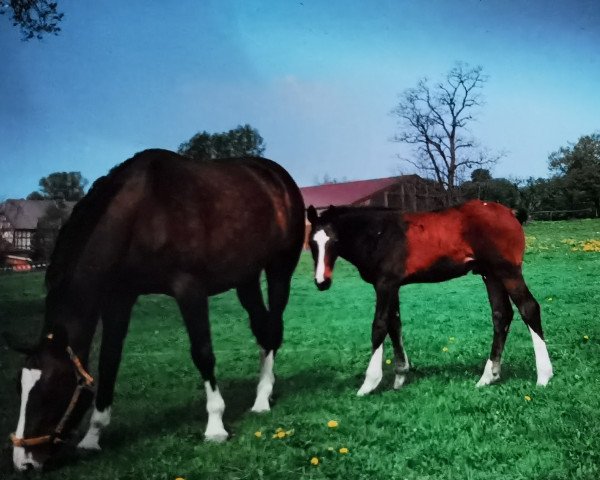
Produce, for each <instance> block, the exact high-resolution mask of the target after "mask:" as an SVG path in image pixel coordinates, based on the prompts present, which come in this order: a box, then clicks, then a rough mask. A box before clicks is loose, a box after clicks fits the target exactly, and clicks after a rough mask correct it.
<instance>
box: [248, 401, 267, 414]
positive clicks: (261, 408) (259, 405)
mask: <svg viewBox="0 0 600 480" xmlns="http://www.w3.org/2000/svg"><path fill="white" fill-rule="evenodd" d="M250 411H251V412H254V413H264V412H270V411H271V406H270V405H269V401H268V400H256V402H254V405H253V406H252V408H251V409H250Z"/></svg>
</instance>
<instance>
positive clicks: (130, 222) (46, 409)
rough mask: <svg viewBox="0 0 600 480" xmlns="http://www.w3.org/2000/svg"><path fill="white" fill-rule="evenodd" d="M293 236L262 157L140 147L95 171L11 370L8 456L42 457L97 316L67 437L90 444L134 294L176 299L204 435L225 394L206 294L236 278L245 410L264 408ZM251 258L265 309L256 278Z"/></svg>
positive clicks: (215, 426)
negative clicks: (254, 368) (97, 344)
mask: <svg viewBox="0 0 600 480" xmlns="http://www.w3.org/2000/svg"><path fill="white" fill-rule="evenodd" d="M303 236H304V204H303V201H302V196H301V195H300V191H299V190H298V187H297V186H296V184H295V183H294V181H293V180H292V178H291V177H290V176H289V175H288V173H287V172H286V171H285V170H284V169H283V168H282V167H281V166H279V165H277V164H276V163H274V162H272V161H270V160H265V159H262V158H241V159H228V160H219V161H215V162H205V163H199V162H195V161H192V160H189V159H186V158H183V157H181V156H179V155H177V154H175V153H173V152H169V151H165V150H147V151H144V152H142V153H139V154H137V155H135V156H134V157H133V158H131V159H130V160H128V161H126V162H124V163H123V164H121V165H119V166H117V167H115V168H114V169H113V170H112V171H111V172H110V173H109V174H108V175H107V176H106V177H103V178H100V179H99V180H98V181H97V182H96V183H95V184H94V186H93V187H92V188H91V190H90V192H89V193H88V194H87V195H86V197H85V198H84V199H83V200H81V201H80V202H79V204H78V205H77V206H76V207H75V209H74V210H73V214H72V216H71V218H70V219H69V221H68V222H67V224H66V225H65V226H64V227H63V229H62V230H61V232H60V235H59V238H58V241H57V244H56V248H55V250H54V253H53V255H52V259H51V264H50V267H49V269H48V272H47V275H46V283H47V288H48V294H47V297H46V314H45V315H46V316H45V327H44V331H43V335H42V341H41V343H40V345H39V346H38V347H37V348H36V349H35V351H34V352H32V355H31V356H30V357H29V358H28V360H27V364H26V367H25V368H24V369H23V371H22V374H21V384H22V395H21V411H20V418H19V422H18V426H17V431H16V432H15V434H14V435H13V444H14V449H13V460H14V465H15V467H16V468H17V469H18V470H26V469H28V468H30V467H34V468H39V467H41V466H42V464H43V463H44V461H45V460H46V459H47V458H48V457H49V456H50V455H51V454H52V453H53V452H54V450H55V448H56V445H57V444H58V443H59V442H61V441H62V440H63V439H64V438H65V437H66V436H67V434H68V433H69V430H71V429H73V428H74V427H76V425H77V423H78V422H79V421H80V419H81V417H82V416H83V414H84V412H85V410H86V408H87V407H88V406H89V403H90V402H91V395H90V393H89V392H90V390H91V389H92V385H93V379H92V378H91V377H90V376H89V374H88V372H87V368H88V366H87V364H88V356H89V352H90V346H91V343H92V338H93V336H94V332H95V330H96V325H97V322H98V320H99V319H100V318H101V319H102V326H103V329H102V343H101V349H100V362H99V367H98V371H99V377H98V389H97V393H96V400H95V409H94V412H93V414H92V418H91V424H90V427H89V430H88V432H87V434H86V435H85V437H84V438H83V440H82V441H81V442H80V443H79V446H80V447H82V448H88V449H99V448H100V447H99V443H98V442H99V438H100V432H101V430H102V428H104V427H106V426H107V425H108V423H109V421H110V407H111V404H112V400H113V391H114V386H115V379H116V375H117V369H118V366H119V363H120V360H121V351H122V347H123V341H124V339H125V336H126V333H127V329H128V324H129V318H130V314H131V309H132V307H133V305H134V302H135V301H136V298H137V297H138V296H139V295H142V294H148V293H165V294H168V295H171V296H173V297H174V298H175V299H176V301H177V303H178V305H179V307H180V310H181V314H182V316H183V319H184V322H185V325H186V327H187V331H188V334H189V338H190V343H191V355H192V359H193V361H194V363H195V365H196V367H197V368H198V370H199V371H200V374H201V376H202V378H203V380H204V385H205V390H206V397H207V398H206V400H207V401H206V408H207V411H208V424H207V427H206V432H205V436H206V438H207V439H208V440H214V441H223V440H225V439H226V438H227V436H228V434H227V432H226V431H225V428H224V427H223V422H222V415H223V411H224V409H225V404H224V402H223V399H222V397H221V394H220V393H219V389H218V387H217V383H216V380H215V376H214V366H215V357H214V354H213V350H212V343H211V336H210V326H209V321H208V297H209V296H210V295H214V294H217V293H220V292H223V291H225V290H228V289H231V288H236V289H237V294H238V297H239V300H240V302H241V303H242V305H243V306H244V308H245V309H246V310H247V311H248V314H249V317H250V326H251V328H252V332H253V333H254V335H255V336H256V339H257V342H258V345H259V347H260V349H261V352H260V353H261V371H260V379H259V383H258V387H257V395H256V400H255V402H254V406H253V407H252V410H253V411H256V412H261V411H266V410H269V408H270V407H269V397H270V395H271V392H272V389H273V383H274V377H273V361H274V356H275V353H276V352H277V349H278V348H279V347H280V345H281V342H282V335H283V323H282V315H283V311H284V308H285V306H286V304H287V301H288V296H289V289H290V279H291V276H292V273H293V271H294V268H295V267H296V264H297V262H298V258H299V255H300V250H301V247H302V241H303ZM263 270H264V271H265V272H266V279H267V282H268V300H269V302H268V308H267V307H266V306H265V304H264V302H263V298H262V294H261V289H260V284H259V277H260V275H261V272H262V271H263Z"/></svg>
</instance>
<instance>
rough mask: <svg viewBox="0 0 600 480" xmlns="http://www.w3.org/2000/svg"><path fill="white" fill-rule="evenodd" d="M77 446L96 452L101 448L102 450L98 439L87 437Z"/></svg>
mask: <svg viewBox="0 0 600 480" xmlns="http://www.w3.org/2000/svg"><path fill="white" fill-rule="evenodd" d="M77 448H80V449H82V450H90V451H95V452H99V451H100V450H102V447H100V444H99V443H98V440H89V439H86V438H84V439H83V440H81V442H79V443H78V444H77Z"/></svg>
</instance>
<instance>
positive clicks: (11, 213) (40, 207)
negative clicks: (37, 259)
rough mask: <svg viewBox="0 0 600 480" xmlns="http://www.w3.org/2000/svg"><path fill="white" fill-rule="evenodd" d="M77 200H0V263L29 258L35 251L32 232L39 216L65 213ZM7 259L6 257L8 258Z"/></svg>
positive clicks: (37, 223) (43, 217) (35, 229)
mask: <svg viewBox="0 0 600 480" xmlns="http://www.w3.org/2000/svg"><path fill="white" fill-rule="evenodd" d="M75 203H76V202H64V201H56V200H6V201H5V202H2V203H0V263H9V264H19V263H23V262H28V261H29V260H30V259H31V258H32V257H33V254H34V235H35V233H36V232H37V231H38V228H39V227H40V225H39V223H40V220H43V219H45V218H48V215H49V214H50V215H52V213H53V212H54V213H55V212H59V213H58V214H56V213H55V215H54V216H56V217H57V218H60V216H62V217H67V216H68V215H69V214H70V213H71V210H72V209H73V206H74V205H75ZM58 227H60V225H58V226H57V227H56V229H58ZM7 260H8V261H7Z"/></svg>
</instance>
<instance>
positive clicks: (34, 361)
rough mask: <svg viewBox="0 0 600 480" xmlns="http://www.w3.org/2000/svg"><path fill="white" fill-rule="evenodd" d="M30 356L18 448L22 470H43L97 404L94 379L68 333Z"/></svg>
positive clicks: (53, 337)
mask: <svg viewBox="0 0 600 480" xmlns="http://www.w3.org/2000/svg"><path fill="white" fill-rule="evenodd" d="M20 351H22V352H24V353H28V357H27V360H26V362H25V367H24V368H23V369H22V370H21V375H20V377H21V378H20V385H19V388H20V391H21V408H20V412H19V422H18V424H17V429H16V431H15V433H14V434H13V435H12V436H11V437H12V442H13V464H14V467H15V469H16V470H18V471H25V470H29V469H32V468H33V469H36V470H39V469H41V468H42V467H43V465H44V463H45V462H46V460H48V459H49V458H50V456H52V455H53V454H54V453H56V451H57V450H58V447H59V445H60V443H62V442H63V440H64V438H65V436H66V435H67V434H68V433H69V432H70V431H71V430H73V429H74V428H75V427H76V426H77V424H78V423H79V421H80V420H81V418H82V417H83V414H84V413H85V411H86V410H87V408H88V407H89V405H90V404H91V400H92V398H93V394H92V392H91V388H90V387H91V383H92V380H91V377H89V378H84V375H82V373H81V371H83V372H84V374H85V375H87V373H85V370H83V367H81V365H80V364H79V360H78V359H77V357H75V356H74V354H73V353H72V351H71V349H70V348H69V346H68V339H67V336H66V332H64V330H62V329H59V330H56V331H55V332H53V333H52V334H49V335H48V337H47V338H45V339H44V340H43V341H42V343H41V345H39V346H38V347H36V348H35V349H28V350H25V349H20Z"/></svg>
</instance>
